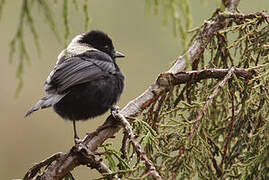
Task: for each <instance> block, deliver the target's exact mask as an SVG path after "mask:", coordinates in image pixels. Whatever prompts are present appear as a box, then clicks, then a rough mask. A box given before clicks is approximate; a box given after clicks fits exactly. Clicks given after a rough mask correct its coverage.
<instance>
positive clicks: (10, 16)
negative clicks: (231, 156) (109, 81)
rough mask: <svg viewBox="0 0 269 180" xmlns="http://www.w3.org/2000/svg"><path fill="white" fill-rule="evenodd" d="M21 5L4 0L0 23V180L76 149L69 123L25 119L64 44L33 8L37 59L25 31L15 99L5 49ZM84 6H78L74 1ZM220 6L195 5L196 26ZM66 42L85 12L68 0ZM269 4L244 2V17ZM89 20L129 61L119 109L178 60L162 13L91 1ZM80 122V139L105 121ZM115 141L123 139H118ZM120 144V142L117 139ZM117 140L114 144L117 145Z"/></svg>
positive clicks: (91, 173)
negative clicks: (25, 59) (25, 52)
mask: <svg viewBox="0 0 269 180" xmlns="http://www.w3.org/2000/svg"><path fill="white" fill-rule="evenodd" d="M21 2H22V0H8V1H7V2H6V5H5V6H4V9H3V15H2V18H1V21H0V32H1V33H0V40H1V41H0V52H1V53H0V58H1V59H0V82H1V85H0V115H1V125H0V178H1V179H13V178H14V179H15V178H22V177H23V175H24V174H25V172H26V171H27V170H28V169H29V168H30V167H32V166H33V164H34V163H35V162H39V161H41V160H42V159H44V158H46V157H48V156H50V155H51V154H53V153H55V152H59V151H62V152H66V151H68V150H69V148H70V147H71V146H72V145H73V129H72V123H70V122H65V121H63V120H62V119H61V118H60V117H59V116H58V115H56V113H54V112H53V110H52V109H46V110H41V111H38V112H36V113H34V114H33V115H32V116H30V118H27V119H24V118H23V116H24V114H25V112H26V111H27V110H28V109H29V108H30V107H31V106H32V105H34V103H36V101H38V100H39V98H41V97H42V96H43V95H44V89H43V85H44V81H45V79H46V78H47V75H48V74H49V72H50V71H51V70H52V68H53V67H54V65H55V62H56V58H57V56H58V54H59V52H60V51H61V50H62V49H63V47H64V43H59V42H58V41H57V40H56V39H55V36H54V34H53V33H52V31H51V30H50V28H49V27H48V25H47V23H45V20H44V19H45V18H44V17H43V14H41V13H40V9H38V8H35V11H34V12H33V16H34V17H35V20H36V21H35V25H36V27H37V30H38V34H39V37H40V42H41V49H42V55H41V56H40V57H39V56H38V55H37V52H36V48H35V46H34V43H33V37H32V35H31V32H30V31H29V29H27V30H26V31H25V39H26V43H27V49H28V51H29V54H30V56H31V63H30V64H25V68H24V70H25V71H24V87H23V89H22V91H21V92H20V94H19V96H18V97H17V98H14V94H15V90H16V87H17V85H18V80H17V79H16V67H17V64H18V56H15V58H14V62H13V63H12V64H9V62H8V57H9V42H10V41H11V39H12V37H13V36H14V34H15V32H16V29H17V25H18V19H19V15H20V14H19V11H20V8H21ZM78 2H82V1H78ZM61 4H62V2H61V0H58V4H57V5H53V10H54V12H55V15H54V17H55V21H56V22H57V26H58V27H59V30H60V32H61V31H62V33H63V23H62V22H63V21H62V17H61ZM218 4H219V1H217V0H203V1H202V0H201V1H200V0H192V1H191V10H192V15H193V27H196V26H198V25H200V24H202V23H203V22H204V20H205V19H206V18H208V17H210V16H211V14H212V12H213V11H214V10H215V8H216V7H217V6H218ZM69 5H70V6H69V7H70V14H69V23H70V27H71V36H70V39H71V38H72V37H73V36H75V35H76V34H79V33H81V32H83V31H84V16H83V13H82V6H80V9H79V11H76V10H75V9H74V8H72V7H71V6H72V3H71V1H70V4H69ZM268 9H269V1H268V0H258V1H253V0H244V1H242V2H241V4H240V10H241V11H242V12H255V11H260V10H268ZM89 15H90V18H91V24H90V28H91V29H100V30H103V31H105V32H107V33H108V34H109V35H110V36H111V37H112V39H113V42H114V46H115V47H116V49H117V50H119V51H121V52H123V53H125V55H126V58H124V59H119V60H118V64H119V65H120V67H121V69H122V71H123V72H124V73H125V75H126V88H125V91H124V94H123V96H122V97H121V100H120V102H119V104H118V105H119V106H121V107H123V106H124V105H125V104H126V103H127V102H128V101H130V100H131V99H133V98H135V97H136V96H138V95H139V94H140V93H142V92H143V91H144V90H145V89H146V88H147V87H148V86H149V85H150V84H151V83H152V82H153V81H154V80H155V78H156V76H157V75H158V74H159V73H160V72H162V71H165V70H167V69H168V67H169V65H170V63H171V62H172V61H173V60H174V59H175V58H176V57H177V56H178V55H180V54H181V53H182V45H181V42H180V39H179V37H175V36H174V35H173V31H172V26H171V24H168V25H166V26H164V25H163V23H162V19H163V16H162V14H159V15H154V13H153V12H147V13H145V1H134V0H114V1H105V0H90V1H89ZM106 116H107V114H106V115H104V116H101V117H99V118H96V119H93V120H90V121H86V122H79V123H77V126H78V127H77V129H78V132H79V135H80V137H84V135H85V134H86V132H91V131H93V130H94V129H96V127H97V126H98V125H101V124H102V122H103V121H104V119H105V117H106ZM118 136H120V133H119V134H118ZM118 139H119V138H118ZM117 144H118V142H117V138H116V139H115V140H113V145H114V146H117ZM73 175H74V177H75V178H76V179H92V178H94V177H98V173H96V171H95V170H90V169H89V168H86V167H79V168H77V169H75V170H74V171H73Z"/></svg>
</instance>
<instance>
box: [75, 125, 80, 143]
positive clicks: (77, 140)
mask: <svg viewBox="0 0 269 180" xmlns="http://www.w3.org/2000/svg"><path fill="white" fill-rule="evenodd" d="M73 128H74V141H75V144H77V143H79V142H80V139H79V137H78V134H77V128H76V121H75V120H73Z"/></svg>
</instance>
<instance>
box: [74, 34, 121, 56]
mask: <svg viewBox="0 0 269 180" xmlns="http://www.w3.org/2000/svg"><path fill="white" fill-rule="evenodd" d="M79 42H80V43H84V44H87V45H90V46H91V47H93V48H96V49H98V50H100V51H102V52H104V53H106V54H108V55H109V56H111V57H112V59H114V58H117V57H124V55H123V54H122V53H120V52H117V51H115V49H114V46H113V43H112V40H111V39H110V37H108V35H107V34H105V33H104V32H102V31H99V30H92V31H90V32H88V33H86V34H83V35H82V38H81V39H80V40H79Z"/></svg>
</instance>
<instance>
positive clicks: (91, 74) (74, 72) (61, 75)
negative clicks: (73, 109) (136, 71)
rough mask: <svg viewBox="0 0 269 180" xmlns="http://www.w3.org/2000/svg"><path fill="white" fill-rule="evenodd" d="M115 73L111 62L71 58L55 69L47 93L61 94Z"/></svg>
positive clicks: (47, 84)
mask: <svg viewBox="0 0 269 180" xmlns="http://www.w3.org/2000/svg"><path fill="white" fill-rule="evenodd" d="M115 71H116V68H115V65H114V63H112V62H111V61H102V60H96V59H92V58H88V57H70V58H69V59H67V60H65V61H64V62H63V63H61V64H60V65H58V66H56V67H55V68H54V70H53V72H52V73H51V74H50V76H49V77H48V79H47V81H46V83H45V90H46V92H47V93H51V92H52V93H55V92H56V93H57V94H61V93H63V92H65V91H66V90H68V88H70V87H73V86H75V85H78V84H82V83H85V82H89V81H92V80H95V79H96V78H98V77H100V76H104V75H106V74H107V73H114V72H115Z"/></svg>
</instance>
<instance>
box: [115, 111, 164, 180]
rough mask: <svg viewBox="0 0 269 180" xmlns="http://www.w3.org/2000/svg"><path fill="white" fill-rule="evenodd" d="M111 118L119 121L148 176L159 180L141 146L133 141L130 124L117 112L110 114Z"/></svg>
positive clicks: (159, 177)
mask: <svg viewBox="0 0 269 180" xmlns="http://www.w3.org/2000/svg"><path fill="white" fill-rule="evenodd" d="M112 114H113V116H114V117H115V118H116V119H118V120H120V121H121V123H122V126H123V128H124V130H125V132H126V133H127V135H128V138H129V140H130V142H131V143H132V145H133V147H134V150H135V151H136V153H137V154H138V155H139V157H140V158H141V160H142V161H144V162H145V164H146V166H147V168H148V172H149V174H151V175H152V176H153V178H154V179H156V180H161V179H162V178H161V176H160V175H159V173H158V171H157V170H156V168H155V166H154V164H153V162H152V161H151V160H150V159H148V157H147V156H146V153H145V152H144V150H143V149H142V147H141V145H140V144H139V143H138V141H137V140H136V139H135V135H134V133H133V130H132V126H131V125H130V123H129V122H128V121H127V119H126V118H125V117H124V116H123V115H122V114H120V113H119V112H112Z"/></svg>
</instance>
